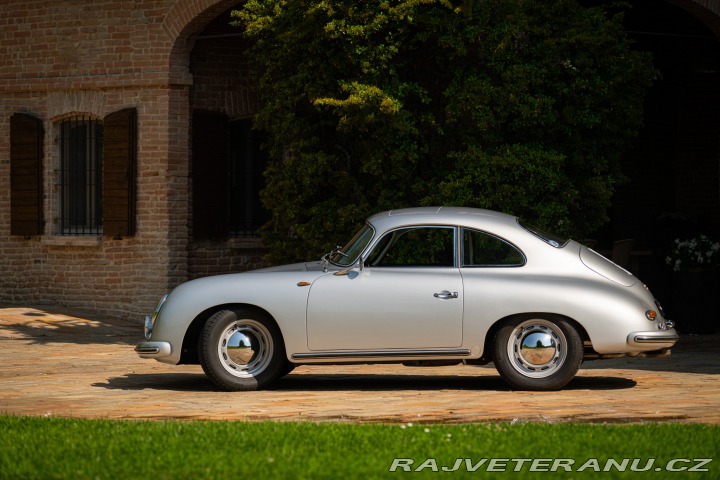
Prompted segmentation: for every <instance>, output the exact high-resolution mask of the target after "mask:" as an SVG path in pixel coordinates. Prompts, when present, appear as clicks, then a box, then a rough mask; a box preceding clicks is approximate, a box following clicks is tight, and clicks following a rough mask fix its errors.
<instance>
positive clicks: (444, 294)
mask: <svg viewBox="0 0 720 480" xmlns="http://www.w3.org/2000/svg"><path fill="white" fill-rule="evenodd" d="M433 297H435V298H458V292H448V291H447V290H443V291H442V292H438V293H435V294H433Z"/></svg>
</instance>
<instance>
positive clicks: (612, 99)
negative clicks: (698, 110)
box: [234, 0, 655, 262]
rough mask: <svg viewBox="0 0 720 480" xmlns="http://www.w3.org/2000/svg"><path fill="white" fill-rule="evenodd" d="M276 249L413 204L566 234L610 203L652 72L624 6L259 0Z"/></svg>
mask: <svg viewBox="0 0 720 480" xmlns="http://www.w3.org/2000/svg"><path fill="white" fill-rule="evenodd" d="M234 16H235V17H236V20H237V25H239V26H242V28H244V29H245V32H246V34H247V35H248V36H249V37H250V38H251V39H252V43H253V46H252V47H251V49H250V51H249V53H248V54H249V56H250V63H251V65H253V67H254V69H255V74H256V75H257V81H258V84H259V86H260V91H261V94H262V97H263V100H264V106H263V108H262V111H261V112H260V113H259V115H258V116H257V118H256V121H257V127H258V128H260V129H263V130H265V131H267V132H268V133H269V139H270V140H269V144H268V145H267V147H268V150H269V152H270V155H271V158H272V160H271V163H270V166H269V167H268V170H267V172H266V177H267V186H266V189H265V191H264V193H263V201H264V203H265V205H266V206H267V207H268V208H269V209H270V210H272V212H273V219H272V221H271V223H270V225H269V228H268V230H267V232H266V238H265V240H266V242H267V244H268V245H269V246H270V247H271V249H272V253H271V260H272V261H275V262H280V261H289V260H295V259H306V258H308V256H310V257H312V256H317V255H319V254H321V253H323V252H325V251H329V250H330V248H331V247H332V246H334V245H335V244H336V243H338V242H342V241H344V240H345V238H346V237H348V235H350V233H351V231H352V230H354V229H356V228H357V227H358V221H359V220H361V219H363V218H364V217H365V216H366V215H367V214H369V213H373V212H376V211H381V210H385V209H390V208H399V207H406V206H416V205H440V204H441V205H463V206H473V207H482V208H491V209H496V210H501V211H505V212H508V213H512V214H515V215H519V216H522V217H523V218H525V219H527V220H529V221H531V222H534V223H536V224H537V225H538V226H541V227H544V228H546V229H549V230H552V231H556V232H558V233H562V234H566V235H574V236H578V235H580V236H581V235H584V234H586V233H587V232H589V231H592V230H593V229H595V228H597V227H598V226H600V225H601V224H602V223H603V222H604V221H605V220H606V215H605V211H606V209H607V207H608V206H609V202H610V197H611V195H612V192H613V188H614V186H615V185H617V183H618V182H619V181H621V180H622V178H623V177H622V174H621V172H620V168H619V160H620V157H621V155H622V153H623V151H624V150H625V149H626V148H627V147H628V146H629V144H630V142H631V140H632V138H633V137H634V136H635V135H636V133H637V130H638V128H639V127H640V125H641V123H642V105H643V98H644V93H645V90H646V89H647V88H648V86H649V85H650V84H651V82H652V81H653V79H654V76H655V70H654V69H653V67H652V63H651V60H650V58H649V55H647V54H645V53H641V52H637V51H634V50H632V48H631V44H630V41H629V40H628V39H627V38H626V35H625V33H624V31H623V29H622V26H621V24H620V21H621V16H620V15H609V14H608V12H607V11H605V10H603V9H600V8H584V7H581V6H579V5H578V4H577V3H576V2H574V1H573V0H550V1H547V2H527V1H523V0H483V1H478V0H465V1H463V2H458V1H455V2H452V1H449V0H406V1H401V0H395V1H389V0H367V1H363V2H357V1H356V0H326V1H322V0H287V1H278V0H248V2H247V3H246V4H245V6H244V7H243V9H242V10H240V11H237V12H234Z"/></svg>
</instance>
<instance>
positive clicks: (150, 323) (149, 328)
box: [145, 293, 169, 340]
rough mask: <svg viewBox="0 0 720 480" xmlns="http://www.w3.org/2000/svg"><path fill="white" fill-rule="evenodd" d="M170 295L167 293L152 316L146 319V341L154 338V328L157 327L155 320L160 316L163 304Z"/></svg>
mask: <svg viewBox="0 0 720 480" xmlns="http://www.w3.org/2000/svg"><path fill="white" fill-rule="evenodd" d="M168 295H169V293H166V294H165V295H163V297H162V298H161V299H160V301H159V302H158V304H157V307H155V310H154V311H153V313H152V315H148V316H147V317H145V339H146V340H150V337H152V332H153V327H154V326H155V320H156V319H157V316H158V314H160V309H161V308H162V306H163V304H164V303H165V300H167V298H168Z"/></svg>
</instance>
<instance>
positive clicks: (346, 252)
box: [327, 224, 375, 267]
mask: <svg viewBox="0 0 720 480" xmlns="http://www.w3.org/2000/svg"><path fill="white" fill-rule="evenodd" d="M374 233H375V231H374V230H373V228H372V227H371V226H370V225H369V224H365V226H364V227H363V228H361V229H360V231H359V232H357V233H356V234H355V236H354V237H353V238H352V240H350V241H349V242H348V244H347V245H345V246H344V247H343V248H341V249H339V250H335V251H333V252H332V253H330V255H328V257H327V258H328V260H329V261H330V263H332V264H334V265H337V266H339V267H349V266H350V265H352V264H354V263H355V262H356V261H357V258H358V257H359V256H360V254H361V253H362V252H363V250H365V247H367V245H368V243H370V240H372V237H373V235H374Z"/></svg>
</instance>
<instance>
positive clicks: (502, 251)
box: [135, 207, 678, 390]
mask: <svg viewBox="0 0 720 480" xmlns="http://www.w3.org/2000/svg"><path fill="white" fill-rule="evenodd" d="M145 337H146V339H147V341H144V342H142V343H140V344H138V345H137V346H136V348H135V350H136V352H137V353H138V354H139V355H140V357H143V358H154V359H156V360H159V361H160V362H164V363H170V364H192V363H199V364H200V365H202V368H203V370H204V371H205V373H206V374H207V375H208V377H209V378H210V379H211V380H212V381H213V382H214V383H215V384H217V385H218V386H219V387H220V388H222V389H224V390H254V389H257V388H262V387H265V386H267V385H269V384H270V383H271V382H273V381H274V380H276V379H277V378H279V377H281V376H283V375H286V374H287V373H289V372H290V371H291V370H292V369H293V368H294V367H295V366H296V365H309V364H343V363H347V364H349V363H368V364H370V363H393V362H396V363H403V364H406V365H409V366H432V365H451V364H460V363H464V364H467V365H483V364H486V363H488V362H494V364H495V367H496V368H497V370H498V372H499V373H500V375H501V376H502V378H503V379H504V380H505V381H506V382H507V383H508V384H509V385H510V386H511V387H512V388H515V389H521V390H555V389H560V388H562V387H563V386H565V385H566V384H567V383H568V382H569V381H570V380H572V378H573V377H574V376H575V374H576V373H577V371H578V369H579V368H580V364H581V363H582V362H583V360H584V359H597V358H607V357H616V356H618V355H630V356H638V355H640V356H654V357H658V356H667V355H669V354H670V350H669V349H670V347H672V346H673V345H674V344H675V342H676V341H677V340H678V335H677V333H676V331H675V330H674V328H673V322H671V321H669V320H666V319H665V317H664V314H663V311H662V308H661V307H660V304H659V303H658V302H657V301H656V300H655V298H653V296H652V294H651V293H650V292H649V291H648V289H647V288H646V287H645V286H644V285H643V284H642V282H640V281H639V280H638V279H637V278H635V277H634V276H633V275H632V274H630V273H629V272H627V271H626V270H624V269H622V268H620V267H618V266H617V265H615V264H614V263H612V262H611V261H609V260H608V259H606V258H605V257H603V256H601V255H599V254H597V253H595V252H594V251H593V250H590V249H589V248H587V247H585V246H583V245H580V244H579V243H577V242H574V241H572V240H564V239H561V238H557V237H555V236H553V235H550V234H547V233H545V232H542V231H540V230H537V229H534V228H532V227H529V226H527V225H525V224H524V223H523V222H522V221H519V220H518V219H517V218H516V217H513V216H510V215H505V214H502V213H497V212H493V211H488V210H477V209H471V208H455V207H453V208H448V207H432V208H429V207H428V208H412V209H404V210H393V211H389V212H384V213H380V214H377V215H374V216H372V217H370V218H369V219H368V220H367V222H366V223H365V225H364V226H363V227H362V228H361V229H360V231H359V232H358V233H357V234H356V235H355V236H354V237H353V238H352V240H350V242H349V243H348V244H347V245H346V246H345V247H344V248H338V249H336V250H334V251H332V252H330V253H329V254H327V255H325V256H324V257H323V258H322V259H321V260H320V261H317V262H311V263H299V264H294V265H286V266H282V267H274V268H266V269H262V270H256V271H252V272H245V273H238V274H230V275H220V276H214V277H207V278H201V279H197V280H192V281H189V282H186V283H184V284H181V285H180V286H178V287H177V288H175V289H174V290H173V291H172V292H171V293H169V294H167V295H165V296H164V297H163V298H162V300H161V301H160V303H159V304H158V306H157V308H156V309H155V312H154V313H153V314H152V315H150V316H148V317H147V318H146V320H145Z"/></svg>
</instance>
